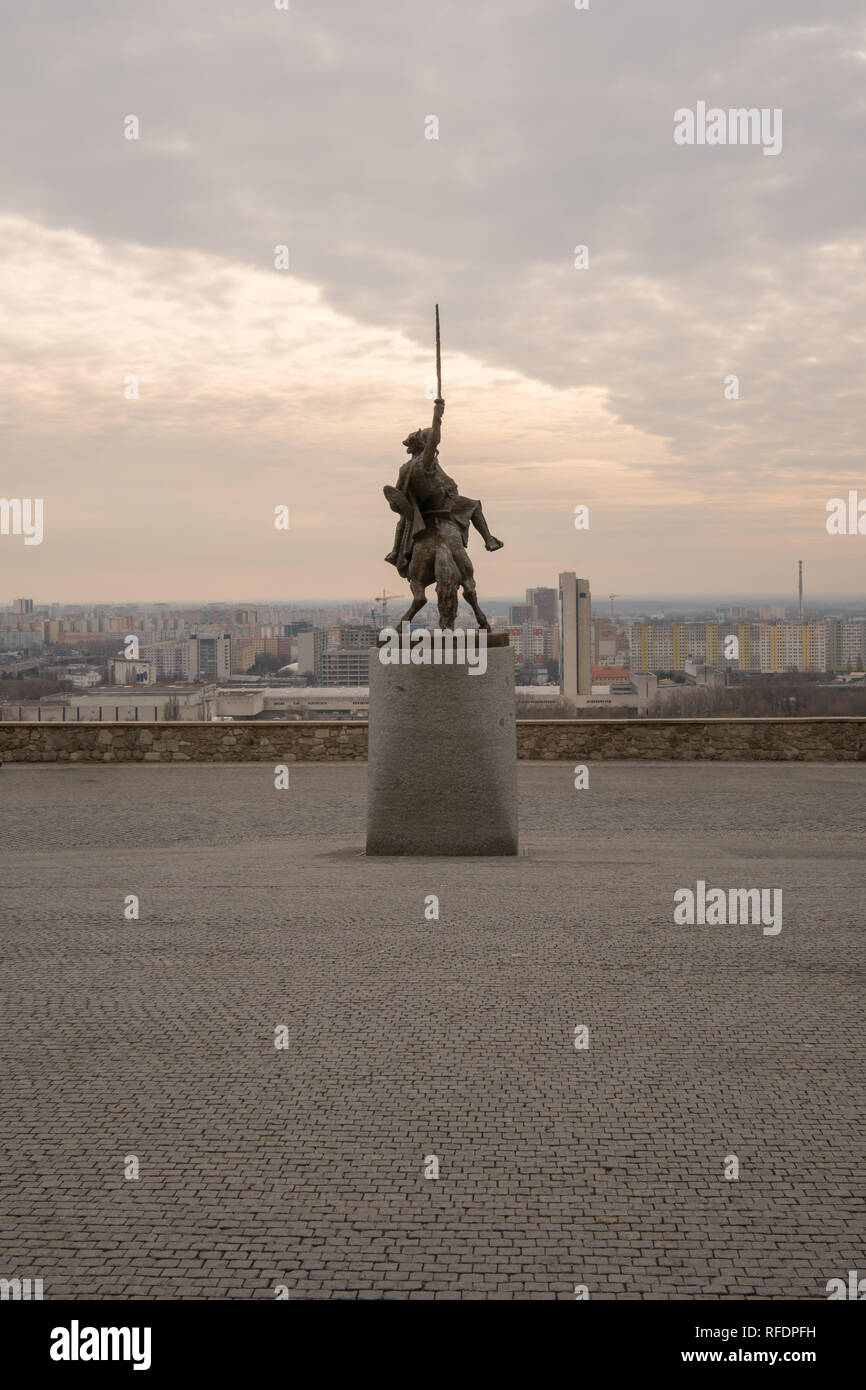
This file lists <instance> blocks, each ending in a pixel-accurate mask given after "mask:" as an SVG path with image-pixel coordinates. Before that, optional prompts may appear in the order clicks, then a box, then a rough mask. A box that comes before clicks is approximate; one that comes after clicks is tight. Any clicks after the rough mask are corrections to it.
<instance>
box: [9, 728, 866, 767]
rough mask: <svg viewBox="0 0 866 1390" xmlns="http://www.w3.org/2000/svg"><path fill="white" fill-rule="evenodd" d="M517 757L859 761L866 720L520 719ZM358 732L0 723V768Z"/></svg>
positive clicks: (273, 752)
mask: <svg viewBox="0 0 866 1390" xmlns="http://www.w3.org/2000/svg"><path fill="white" fill-rule="evenodd" d="M517 756H518V758H523V759H533V760H536V761H540V762H545V761H558V762H571V761H572V760H574V761H575V762H591V761H594V760H597V759H610V758H616V759H621V758H639V759H644V760H647V761H652V760H656V761H662V762H667V761H670V760H676V761H693V760H698V759H711V760H721V761H725V762H736V761H744V762H750V761H753V760H755V759H761V760H763V759H771V760H774V761H794V762H855V761H860V762H862V761H866V719H859V718H841V719H836V718H822V719H536V720H533V719H526V720H518V723H517ZM366 757H367V725H366V723H361V722H360V721H358V722H351V721H350V722H326V721H317V722H315V723H314V722H312V721H310V722H307V721H298V722H287V723H277V722H269V723H261V724H258V723H231V724H229V723H205V722H203V723H194V722H191V721H190V722H186V721H184V722H178V723H164V724H163V723H158V724H154V723H148V724H144V723H137V724H132V723H130V724H122V723H121V724H99V723H84V722H83V721H82V722H81V723H74V724H72V723H69V724H62V723H61V724H55V723H50V724H49V723H46V724H33V723H0V759H2V760H3V761H5V762H31V763H32V762H106V763H113V762H217V763H223V762H274V763H279V762H285V763H292V762H364V761H365V760H366Z"/></svg>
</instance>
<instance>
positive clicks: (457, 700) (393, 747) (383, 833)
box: [367, 647, 517, 855]
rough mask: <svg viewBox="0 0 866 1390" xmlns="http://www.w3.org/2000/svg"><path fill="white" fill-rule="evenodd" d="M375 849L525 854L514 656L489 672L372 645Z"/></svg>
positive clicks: (501, 652) (370, 772)
mask: <svg viewBox="0 0 866 1390" xmlns="http://www.w3.org/2000/svg"><path fill="white" fill-rule="evenodd" d="M369 719H370V724H369V743H368V754H367V757H368V766H367V853H368V854H417V855H434V854H435V855H444V854H451V855H464V854H516V853H517V735H516V730H515V708H514V654H513V652H512V651H511V648H510V647H489V648H488V649H487V670H486V671H485V672H484V674H483V675H470V668H469V667H467V666H466V665H465V664H460V665H453V666H448V665H441V666H436V665H429V666H428V665H419V666H412V665H406V666H403V665H400V666H390V665H387V666H386V665H383V664H382V663H381V662H380V660H379V652H378V650H374V651H371V653H370V715H369Z"/></svg>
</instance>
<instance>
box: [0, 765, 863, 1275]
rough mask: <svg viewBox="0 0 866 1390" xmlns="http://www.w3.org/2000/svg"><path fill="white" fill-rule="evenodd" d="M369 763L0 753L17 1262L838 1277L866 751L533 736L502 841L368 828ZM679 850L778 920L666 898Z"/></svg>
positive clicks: (9, 1177)
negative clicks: (708, 747) (482, 844)
mask: <svg viewBox="0 0 866 1390" xmlns="http://www.w3.org/2000/svg"><path fill="white" fill-rule="evenodd" d="M365 775H366V769H365V767H364V766H363V765H361V764H333V765H331V764H323V765H318V766H310V765H297V766H293V767H292V768H291V776H290V785H289V788H288V789H287V790H277V789H276V788H275V786H274V772H273V768H272V767H269V766H268V765H267V764H265V763H258V764H236V765H222V766H217V765H207V764H182V765H176V766H174V765H169V766H156V765H152V764H148V765H142V764H138V765H124V766H108V767H103V766H86V765H81V764H78V765H52V766H40V765H23V764H22V765H14V766H9V765H7V766H6V767H4V768H3V770H2V772H0V796H2V800H3V803H4V806H5V811H6V814H5V816H4V817H3V822H2V830H0V848H2V851H3V859H4V863H5V868H4V871H3V874H2V880H3V894H2V896H3V904H4V910H3V931H2V951H3V980H4V993H5V998H6V1003H5V1007H4V1010H3V1032H4V1037H3V1050H4V1058H5V1067H4V1072H5V1077H4V1082H3V1088H2V1089H3V1122H2V1134H3V1147H4V1155H3V1162H2V1168H0V1185H2V1192H0V1208H2V1230H3V1237H2V1243H3V1250H2V1271H3V1272H4V1273H5V1274H7V1275H8V1276H9V1277H12V1276H13V1275H17V1276H21V1277H26V1276H31V1277H42V1278H43V1279H44V1286H45V1297H46V1298H78V1299H91V1298H98V1299H110V1298H123V1299H126V1298H130V1299H136V1298H144V1299H177V1298H188V1299H190V1298H191V1299H219V1298H232V1299H255V1298H270V1299H273V1298H274V1297H275V1290H276V1288H277V1286H278V1285H284V1286H286V1288H287V1289H288V1291H289V1296H290V1297H291V1298H297V1297H300V1298H338V1299H355V1298H361V1299H380V1298H396V1299H407V1298H408V1299H431V1298H444V1299H488V1298H489V1299H522V1298H527V1297H530V1298H541V1299H573V1298H574V1296H575V1286H576V1285H584V1286H586V1289H587V1290H588V1294H589V1297H590V1298H592V1299H693V1298H699V1299H733V1298H774V1299H775V1298H778V1299H786V1298H787V1299H791V1298H793V1299H824V1298H826V1284H827V1281H828V1280H829V1279H831V1278H834V1277H840V1276H841V1277H843V1278H844V1277H846V1275H847V1271H848V1270H849V1269H857V1268H859V1269H860V1270H861V1271H862V1270H863V1269H864V1268H866V1266H864V1256H863V1195H864V1193H863V1188H864V1184H863V1171H864V1164H863V1157H864V1155H863V1074H864V1069H863V1052H862V1022H863V951H862V946H863V933H864V913H863V904H864V898H866V893H864V889H866V855H864V830H866V796H864V792H866V767H864V766H862V765H859V764H831V765H827V764H796V765H795V764H779V763H754V764H749V763H736V764H734V763H726V764H719V763H689V764H670V763H668V764H661V763H605V764H592V765H591V767H590V786H589V788H588V789H586V790H576V789H575V786H574V775H573V768H572V766H571V765H570V764H566V763H555V764H554V763H550V764H544V765H540V764H537V763H522V764H520V765H519V767H518V776H519V791H520V816H521V845H522V852H521V854H520V855H519V856H518V857H515V858H511V859H508V858H497V859H477V860H470V859H444V860H443V859H399V860H396V859H376V860H369V859H366V858H365V857H364V855H363V853H362V846H363V824H364V801H365ZM699 879H702V880H706V881H707V882H708V883H712V884H719V885H723V886H725V887H728V886H737V887H739V886H742V887H752V886H755V887H762V888H763V887H778V888H781V889H782V890H783V894H784V921H783V926H782V930H781V931H780V933H779V934H778V935H777V936H767V935H765V934H764V933H763V932H762V930H761V927H760V926H759V925H743V926H725V927H721V926H675V925H674V923H673V898H674V893H675V891H676V890H677V888H679V887H681V886H683V885H686V886H688V885H691V886H692V887H694V885H695V883H696V881H697V880H699ZM130 895H135V896H136V897H137V898H138V899H139V904H140V906H139V918H138V920H135V919H131V920H129V919H127V918H126V917H125V916H124V904H125V902H126V901H127V899H128V898H129V896H130ZM432 895H435V897H436V898H437V899H438V904H439V907H438V911H439V916H438V920H428V916H425V904H429V899H430V898H431V896H432ZM428 913H429V906H428ZM578 1025H584V1026H585V1027H586V1028H587V1029H588V1030H589V1031H588V1043H589V1045H588V1047H587V1048H585V1049H577V1048H576V1047H575V1028H576V1027H577V1026H578ZM280 1026H284V1027H285V1028H286V1029H287V1032H288V1046H287V1047H285V1048H280V1047H276V1046H275V1035H276V1034H275V1030H277V1029H278V1028H279V1027H280ZM431 1155H435V1156H436V1157H437V1159H438V1165H439V1176H438V1178H436V1179H430V1178H427V1177H425V1169H428V1168H429V1164H428V1163H427V1160H428V1158H429V1156H431ZM731 1155H735V1156H736V1157H737V1158H738V1161H739V1178H738V1179H737V1180H735V1181H731V1180H727V1179H726V1178H725V1167H726V1160H727V1159H728V1157H729V1156H731ZM130 1156H135V1157H136V1158H137V1160H138V1171H139V1176H138V1178H137V1179H128V1178H127V1177H125V1170H128V1159H129V1158H130Z"/></svg>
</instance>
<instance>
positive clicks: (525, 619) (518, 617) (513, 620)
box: [508, 603, 532, 627]
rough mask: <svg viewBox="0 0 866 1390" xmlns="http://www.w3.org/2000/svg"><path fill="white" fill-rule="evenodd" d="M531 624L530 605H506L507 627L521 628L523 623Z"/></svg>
mask: <svg viewBox="0 0 866 1390" xmlns="http://www.w3.org/2000/svg"><path fill="white" fill-rule="evenodd" d="M529 622H532V604H531V603H510V604H509V605H508V626H509V627H523V624H524V623H529Z"/></svg>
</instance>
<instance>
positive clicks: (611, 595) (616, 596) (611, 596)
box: [608, 594, 619, 622]
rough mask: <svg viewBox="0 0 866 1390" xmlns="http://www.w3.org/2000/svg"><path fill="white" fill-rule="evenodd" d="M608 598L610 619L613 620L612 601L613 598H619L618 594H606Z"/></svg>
mask: <svg viewBox="0 0 866 1390" xmlns="http://www.w3.org/2000/svg"><path fill="white" fill-rule="evenodd" d="M608 598H609V599H610V620H611V622H613V601H614V599H615V598H619V594H608Z"/></svg>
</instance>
